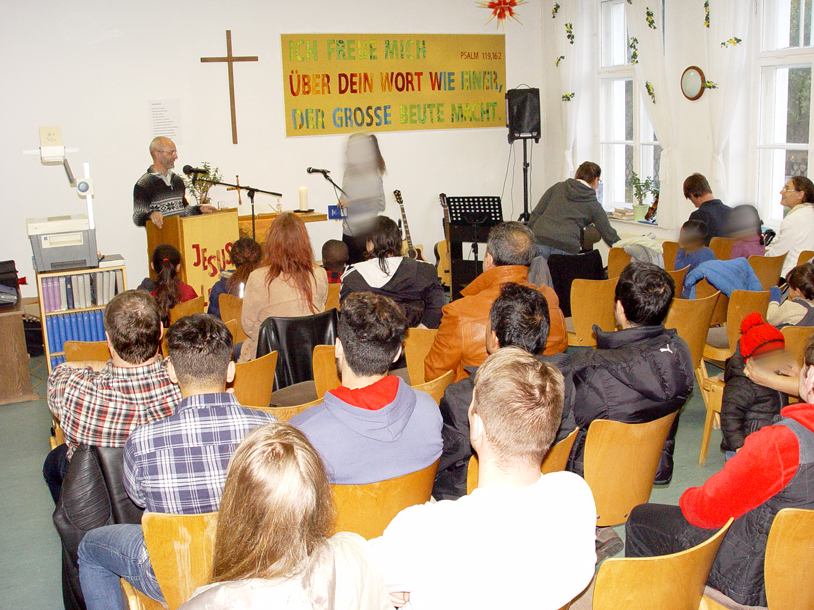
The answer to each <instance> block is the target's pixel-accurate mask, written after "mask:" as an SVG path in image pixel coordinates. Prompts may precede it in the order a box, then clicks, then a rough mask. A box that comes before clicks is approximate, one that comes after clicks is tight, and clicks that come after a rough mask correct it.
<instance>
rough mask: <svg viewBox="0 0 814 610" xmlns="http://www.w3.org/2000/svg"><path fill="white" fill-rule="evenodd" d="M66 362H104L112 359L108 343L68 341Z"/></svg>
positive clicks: (66, 343) (66, 344)
mask: <svg viewBox="0 0 814 610" xmlns="http://www.w3.org/2000/svg"><path fill="white" fill-rule="evenodd" d="M64 349H65V361H66V362H82V361H102V362H105V361H107V360H109V359H110V349H108V347H107V341H66V342H65V348H64Z"/></svg>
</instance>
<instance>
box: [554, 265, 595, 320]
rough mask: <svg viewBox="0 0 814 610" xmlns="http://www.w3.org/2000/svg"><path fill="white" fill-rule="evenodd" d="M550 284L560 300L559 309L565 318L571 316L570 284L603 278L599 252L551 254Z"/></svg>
mask: <svg viewBox="0 0 814 610" xmlns="http://www.w3.org/2000/svg"><path fill="white" fill-rule="evenodd" d="M548 270H549V271H550V272H551V283H552V288H554V292H556V293H557V297H558V298H559V300H560V309H561V310H562V313H563V315H564V316H565V317H566V318H567V317H569V316H570V315H571V284H572V283H573V281H574V280H575V279H583V280H601V279H603V278H604V277H605V269H604V266H603V265H602V255H601V254H600V253H599V250H591V251H590V252H586V253H585V254H576V255H570V254H552V255H551V256H549V257H548Z"/></svg>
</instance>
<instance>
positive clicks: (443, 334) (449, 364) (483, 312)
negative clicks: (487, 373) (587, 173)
mask: <svg viewBox="0 0 814 610" xmlns="http://www.w3.org/2000/svg"><path fill="white" fill-rule="evenodd" d="M532 260H534V235H533V234H532V232H531V231H530V230H529V228H528V227H525V226H523V225H522V224H520V223H519V222H504V223H501V224H499V225H497V226H496V227H493V228H492V230H491V231H490V232H489V241H488V243H487V246H486V255H485V256H484V258H483V273H481V274H480V275H479V276H478V277H476V278H475V279H474V280H473V281H472V282H471V283H470V284H469V285H468V286H467V287H466V288H464V289H463V290H462V291H461V298H460V299H457V300H456V301H453V302H452V303H450V304H449V305H445V306H444V308H443V316H442V318H441V325H440V326H439V327H438V334H437V335H436V336H435V341H434V342H433V344H432V348H430V352H429V354H428V355H427V359H426V360H425V361H424V373H425V378H426V379H427V380H428V381H429V380H432V379H437V378H438V377H440V376H441V375H443V374H444V373H445V372H446V371H455V381H460V380H461V379H463V378H464V377H467V376H468V375H467V372H466V370H465V369H464V367H466V366H480V365H481V364H482V363H483V361H484V360H486V356H487V353H486V345H485V342H484V340H483V337H484V335H485V333H486V325H487V324H488V322H489V309H490V308H491V307H492V303H494V301H495V299H496V298H497V296H498V293H499V292H500V287H501V286H502V285H503V284H505V283H506V282H514V283H516V284H521V285H523V286H531V287H532V288H536V289H537V290H539V291H540V293H541V294H542V295H543V296H544V297H545V298H546V301H547V302H548V312H549V316H550V320H551V326H550V329H549V333H548V341H547V342H546V348H545V350H544V352H543V353H544V354H545V355H546V356H551V355H553V354H557V353H560V352H564V351H565V349H566V348H567V347H568V335H567V333H566V330H565V317H564V316H563V315H562V311H561V310H560V302H559V299H557V294H556V293H555V292H554V290H553V289H551V288H549V287H548V286H539V287H537V286H534V285H533V284H529V282H528V273H529V265H530V264H531V262H532Z"/></svg>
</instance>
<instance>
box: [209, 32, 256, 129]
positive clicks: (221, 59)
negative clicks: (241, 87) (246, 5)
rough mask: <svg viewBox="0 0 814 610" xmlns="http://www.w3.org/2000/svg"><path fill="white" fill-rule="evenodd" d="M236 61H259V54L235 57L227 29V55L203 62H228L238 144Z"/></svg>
mask: <svg viewBox="0 0 814 610" xmlns="http://www.w3.org/2000/svg"><path fill="white" fill-rule="evenodd" d="M236 61H257V56H256V55H252V56H243V57H235V56H234V55H232V30H226V57H201V63H209V62H226V65H227V67H228V68H229V105H230V106H231V108H232V144H237V118H236V116H235V71H234V63H235V62H236Z"/></svg>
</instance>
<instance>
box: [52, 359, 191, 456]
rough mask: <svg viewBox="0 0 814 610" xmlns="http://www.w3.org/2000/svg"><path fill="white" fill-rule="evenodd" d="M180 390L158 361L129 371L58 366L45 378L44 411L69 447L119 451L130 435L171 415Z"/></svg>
mask: <svg viewBox="0 0 814 610" xmlns="http://www.w3.org/2000/svg"><path fill="white" fill-rule="evenodd" d="M180 400H181V392H180V390H179V389H178V386H176V385H174V384H173V383H172V382H171V381H170V378H169V375H167V367H166V365H165V363H164V362H163V361H161V360H160V359H159V360H157V361H155V362H153V363H152V364H147V365H145V366H138V367H134V368H127V367H119V366H113V362H112V361H110V360H108V362H107V365H106V366H105V368H103V369H102V370H101V371H94V370H93V369H91V368H90V367H85V368H81V369H77V368H72V367H70V366H64V365H63V366H58V367H56V368H55V369H54V370H53V371H52V372H51V376H50V377H49V378H48V408H49V409H51V413H53V414H54V417H56V418H57V420H58V421H59V425H60V426H61V427H62V431H63V433H64V434H65V443H66V444H67V445H68V458H69V459H70V457H71V456H72V455H73V452H74V449H75V447H76V445H78V444H79V443H86V444H88V445H94V446H96V447H124V442H125V441H126V440H127V437H128V436H130V433H131V432H132V431H133V430H134V429H135V428H136V427H137V426H140V425H142V424H148V423H151V422H154V421H158V420H160V419H164V418H165V417H167V416H168V415H172V412H173V410H174V409H175V406H176V405H177V404H178V403H179V401H180Z"/></svg>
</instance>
